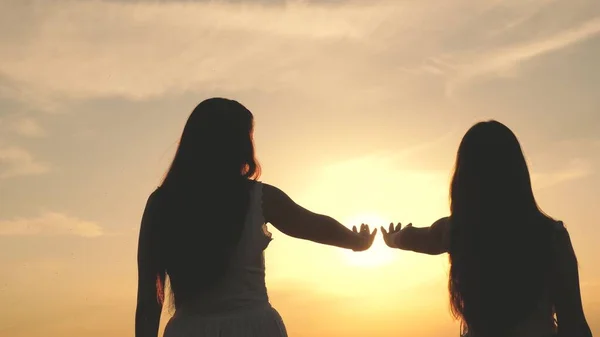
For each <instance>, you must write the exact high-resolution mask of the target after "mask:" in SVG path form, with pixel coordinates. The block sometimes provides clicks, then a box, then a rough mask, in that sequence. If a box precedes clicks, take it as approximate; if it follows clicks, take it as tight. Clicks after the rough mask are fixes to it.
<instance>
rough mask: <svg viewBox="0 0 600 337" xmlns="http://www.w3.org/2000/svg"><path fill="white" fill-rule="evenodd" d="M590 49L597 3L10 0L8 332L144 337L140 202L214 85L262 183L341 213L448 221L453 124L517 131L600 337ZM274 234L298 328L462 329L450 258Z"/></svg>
mask: <svg viewBox="0 0 600 337" xmlns="http://www.w3.org/2000/svg"><path fill="white" fill-rule="evenodd" d="M598 59H600V2H598V1H596V0H569V1H567V0H563V1H558V0H505V1H500V0H486V1H482V0H455V1H435V0H421V1H408V0H395V1H391V0H390V1H379V0H372V1H351V0H337V1H336V0H323V1H320V0H311V1H284V0H279V1H277V0H272V1H270V0H262V1H260V0H259V1H249V0H238V1H233V0H231V1H162V2H161V1H150V0H148V1H128V0H105V1H100V0H78V1H76V0H70V1H67V0H54V1H41V0H40V1H33V0H0V265H2V266H3V268H2V269H1V270H0V280H2V281H0V299H1V302H2V304H1V305H0V335H3V336H11V337H30V336H39V335H42V334H43V335H44V336H47V337H58V336H67V337H68V336H89V337H96V336H98V337H99V336H118V335H131V334H132V333H133V317H134V311H135V296H136V284H137V279H136V276H137V275H136V272H137V271H136V249H137V235H138V231H139V223H140V218H141V214H142V212H143V207H144V205H145V202H146V198H147V197H148V195H149V194H150V193H151V192H152V191H153V189H154V188H155V187H156V186H157V185H158V184H159V183H160V180H161V178H162V177H163V175H164V173H165V171H166V169H167V167H168V165H169V161H170V160H171V159H172V156H173V152H174V150H175V147H176V144H177V140H178V137H179V136H180V134H181V131H182V128H183V124H184V123H185V120H186V118H187V117H188V116H189V113H190V112H191V111H192V110H193V108H194V107H195V105H196V104H197V103H199V102H200V101H202V100H204V99H206V98H209V97H213V96H221V97H228V98H232V99H236V100H238V101H240V102H242V103H243V104H244V105H246V106H247V107H248V108H249V109H250V110H251V111H252V112H253V113H254V115H255V121H256V130H255V138H256V147H257V153H258V159H259V160H260V162H261V164H262V167H263V175H262V177H261V180H262V181H264V182H267V183H270V184H273V185H276V186H278V187H279V188H281V189H282V190H284V191H285V192H286V193H288V194H289V195H290V196H291V197H292V198H293V199H294V200H295V201H296V202H298V203H299V204H301V205H303V206H305V207H307V208H309V209H310V210H312V211H315V212H319V213H323V214H327V215H330V216H332V217H334V218H336V219H338V220H340V221H341V222H343V223H344V224H345V225H347V226H349V227H350V226H352V225H354V224H360V223H361V222H365V221H366V222H369V223H370V224H371V225H373V226H379V225H385V224H387V223H389V222H390V221H395V222H397V221H400V222H403V223H408V222H412V223H413V224H414V225H415V226H426V225H429V224H431V222H432V221H434V220H436V219H437V218H439V217H441V216H445V215H448V213H449V210H448V184H449V180H450V176H451V172H452V166H453V160H454V158H455V154H456V149H457V147H458V144H459V142H460V139H461V137H462V136H463V135H464V133H465V132H466V130H467V129H468V128H469V127H470V126H471V125H472V124H474V123H475V122H477V121H480V120H486V119H490V118H493V119H497V120H499V121H501V122H503V123H505V124H506V125H507V126H509V127H510V128H511V129H512V130H513V131H514V132H515V133H516V134H517V136H518V137H519V139H520V141H521V142H522V146H523V149H524V151H525V154H526V156H527V160H528V163H529V165H530V168H531V171H532V176H533V184H534V189H535V193H536V197H537V199H538V202H539V204H540V206H541V207H542V208H543V210H544V211H545V212H547V213H548V214H550V215H551V216H553V217H555V218H557V219H561V220H563V221H564V222H565V224H566V225H567V226H568V229H569V231H570V233H571V239H572V241H573V244H574V246H575V250H576V253H577V255H578V258H579V263H580V269H579V270H580V278H581V287H582V296H583V302H584V307H585V311H586V314H587V318H588V321H589V323H590V325H591V328H592V331H593V332H594V333H595V334H600V267H598V266H597V263H596V261H594V260H595V258H596V257H597V256H598V255H599V253H600V250H599V248H598V246H597V242H596V238H598V237H599V234H600V229H598V222H597V214H596V209H595V206H596V205H598V204H599V203H600V194H599V193H598V190H599V189H600V174H599V171H598V169H599V168H600V136H599V135H600V112H599V111H598V109H599V107H600V96H598V95H597V94H596V93H597V86H598V84H599V83H600V67H599V66H598V61H597V60H598ZM507 226H510V225H509V224H507ZM508 230H510V227H509V229H508ZM271 231H272V232H274V234H273V237H274V241H273V242H272V243H271V244H270V246H269V248H268V250H267V252H266V261H267V285H268V288H269V293H270V297H271V301H272V303H273V305H274V306H275V308H277V310H278V311H279V312H280V313H281V315H282V316H283V318H284V321H285V322H286V325H287V327H288V330H289V333H290V335H291V336H297V337H313V336H332V337H338V336H340V337H341V336H350V337H353V336H373V337H383V336H392V335H396V336H398V335H405V336H415V337H434V336H435V337H438V336H441V337H445V336H456V335H457V334H458V325H457V323H456V322H455V321H454V320H453V319H452V317H451V315H450V312H449V304H448V295H447V290H446V289H447V288H446V284H447V273H448V261H447V256H437V257H430V256H419V255H417V254H414V253H409V252H400V251H393V250H390V249H387V248H385V247H384V245H383V243H382V240H381V237H378V238H377V239H376V242H375V244H374V246H373V248H372V250H370V251H367V252H364V253H353V252H347V251H343V250H341V249H337V248H332V247H326V246H320V245H317V244H313V243H310V242H306V241H301V240H296V239H292V238H289V237H286V236H285V235H284V234H282V233H280V232H277V231H276V230H275V229H274V228H271ZM594 265H596V267H594ZM168 314H169V313H168V312H165V319H164V320H163V325H164V321H166V320H167V319H168Z"/></svg>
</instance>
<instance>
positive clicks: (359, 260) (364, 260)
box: [341, 214, 395, 268]
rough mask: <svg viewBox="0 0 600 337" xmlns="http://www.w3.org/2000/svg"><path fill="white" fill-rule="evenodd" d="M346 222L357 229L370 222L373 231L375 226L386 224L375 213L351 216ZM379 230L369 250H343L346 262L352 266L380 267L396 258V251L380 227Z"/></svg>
mask: <svg viewBox="0 0 600 337" xmlns="http://www.w3.org/2000/svg"><path fill="white" fill-rule="evenodd" d="M345 223H346V224H348V225H350V226H356V227H357V229H360V225H361V224H362V223H365V224H368V225H369V227H370V230H371V231H373V229H375V228H379V227H381V226H385V224H386V220H384V219H383V218H381V217H380V216H378V215H374V214H361V215H358V216H355V217H353V218H351V219H350V220H348V221H346V222H345ZM377 232H378V233H377V237H376V238H375V241H374V242H373V246H371V248H370V249H369V250H367V251H364V252H353V251H348V250H343V251H341V254H343V257H344V262H345V263H347V264H348V265H350V266H358V267H370V268H373V267H380V266H383V265H387V264H389V263H391V262H392V261H393V260H394V253H395V252H394V250H392V249H390V248H389V247H388V246H386V244H385V243H384V242H383V239H382V237H381V233H379V232H380V229H378V230H377Z"/></svg>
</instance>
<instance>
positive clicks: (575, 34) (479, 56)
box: [439, 17, 600, 94]
mask: <svg viewBox="0 0 600 337" xmlns="http://www.w3.org/2000/svg"><path fill="white" fill-rule="evenodd" d="M599 34H600V17H596V18H593V19H591V20H588V21H586V22H583V23H580V24H579V25H577V26H575V27H571V28H568V29H565V30H563V31H560V32H558V33H556V34H554V35H552V36H548V37H544V38H541V39H537V40H533V41H530V42H527V43H522V44H518V45H514V46H509V47H504V48H501V49H497V50H493V51H491V52H487V51H486V52H483V53H474V54H473V55H468V56H467V57H465V59H464V60H463V61H461V62H459V63H458V64H454V65H453V66H452V68H448V69H446V70H448V72H449V73H450V81H449V83H448V87H447V93H448V94H451V93H452V92H453V91H454V89H455V88H456V87H457V86H459V85H464V84H465V83H466V82H469V81H471V80H474V79H476V78H477V77H483V76H488V75H492V76H494V75H496V76H506V75H509V76H510V75H511V74H512V73H511V72H512V71H514V70H515V67H518V66H519V65H520V64H523V63H525V62H528V61H530V60H532V59H534V58H536V57H539V56H543V55H545V54H549V53H552V52H556V51H560V50H562V49H565V48H568V47H570V46H572V45H574V44H577V43H580V42H582V41H585V40H588V39H591V38H595V37H597V36H598V35H599ZM446 62H448V63H450V64H452V63H453V62H452V61H446ZM439 71H441V70H439Z"/></svg>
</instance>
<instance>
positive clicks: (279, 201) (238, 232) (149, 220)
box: [135, 98, 376, 337]
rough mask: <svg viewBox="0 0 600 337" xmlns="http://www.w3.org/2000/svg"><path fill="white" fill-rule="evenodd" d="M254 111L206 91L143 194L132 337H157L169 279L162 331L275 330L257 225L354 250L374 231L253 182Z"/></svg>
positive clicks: (177, 334)
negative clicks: (166, 163) (156, 181)
mask: <svg viewBox="0 0 600 337" xmlns="http://www.w3.org/2000/svg"><path fill="white" fill-rule="evenodd" d="M252 135H253V116H252V113H251V112H250V111H249V110H248V109H246V108H245V107H244V106H243V105H241V104H240V103H238V102H236V101H232V100H227V99H222V98H213V99H208V100H205V101H203V102H202V103H200V104H199V105H198V106H197V107H196V109H195V110H194V111H193V112H192V114H191V116H190V117H189V119H188V121H187V123H186V126H185V128H184V130H183V135H182V136H181V141H180V143H179V147H178V149H177V153H176V155H175V158H174V159H173V163H172V164H171V167H170V169H169V171H168V173H167V175H166V177H165V179H164V181H163V183H162V185H161V186H160V187H158V189H157V190H156V191H154V192H153V193H152V194H151V195H150V197H149V198H148V202H147V205H146V209H145V211H144V215H143V219H142V224H141V228H140V236H139V244H138V296H137V298H138V299H137V310H136V319H135V335H136V337H156V336H157V335H158V327H159V320H160V313H161V310H162V306H163V303H164V294H165V280H166V279H167V276H168V280H169V285H170V290H171V291H170V292H171V294H172V304H173V305H174V308H175V313H174V316H173V317H172V318H171V320H170V321H169V323H168V324H167V327H166V329H165V334H164V336H165V337H187V336H190V337H191V336H194V337H212V336H220V337H284V336H287V334H286V330H285V327H284V324H283V322H282V320H281V317H280V316H279V314H278V313H277V311H275V309H273V308H272V307H271V305H270V304H269V299H268V296H267V290H266V287H265V264H264V255H263V251H264V249H265V248H266V247H267V245H268V244H269V241H270V240H271V234H270V233H269V232H268V230H267V227H266V223H271V224H273V225H274V226H275V227H276V228H277V229H279V230H280V231H281V232H283V233H285V234H287V235H290V236H292V237H295V238H300V239H305V240H311V241H314V242H318V243H322V244H327V245H332V246H337V247H342V248H347V249H352V250H354V251H362V250H366V249H368V248H369V247H370V246H371V244H372V243H373V238H374V237H375V234H376V230H375V231H373V233H370V231H369V228H368V226H366V225H362V226H361V228H360V231H357V229H356V228H353V230H349V229H347V228H346V227H344V226H343V225H342V224H340V223H339V222H337V221H336V220H334V219H332V218H330V217H327V216H324V215H319V214H315V213H312V212H310V211H308V210H306V209H304V208H302V207H301V206H299V205H297V204H296V203H295V202H294V201H292V199H290V198H289V197H288V196H287V195H286V194H285V193H284V192H282V191H281V190H280V189H278V188H276V187H274V186H270V185H267V184H263V183H260V182H258V181H257V180H256V179H257V178H258V176H259V174H260V168H259V165H258V162H257V161H256V158H255V156H254V145H253V137H252Z"/></svg>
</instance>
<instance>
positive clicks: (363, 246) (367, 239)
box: [352, 224, 377, 252]
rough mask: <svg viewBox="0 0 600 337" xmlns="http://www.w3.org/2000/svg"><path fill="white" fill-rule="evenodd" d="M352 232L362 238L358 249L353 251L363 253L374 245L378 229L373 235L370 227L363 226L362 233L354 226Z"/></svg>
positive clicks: (361, 226) (361, 227)
mask: <svg viewBox="0 0 600 337" xmlns="http://www.w3.org/2000/svg"><path fill="white" fill-rule="evenodd" d="M352 232H354V233H355V234H356V235H358V236H359V238H360V243H359V245H358V247H357V248H354V249H352V250H353V251H355V252H362V251H364V250H367V249H369V248H370V247H371V245H372V244H373V240H375V235H376V234H377V228H375V230H373V233H370V230H369V225H367V224H361V225H360V232H359V231H357V230H356V226H352Z"/></svg>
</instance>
